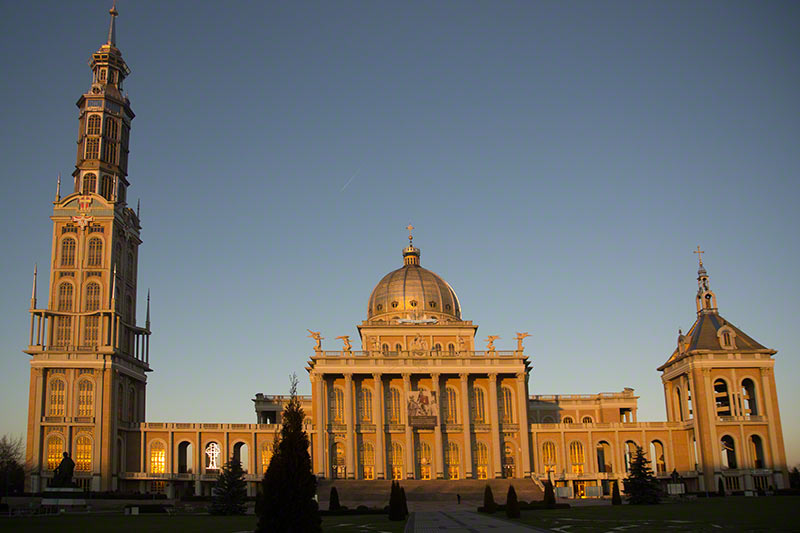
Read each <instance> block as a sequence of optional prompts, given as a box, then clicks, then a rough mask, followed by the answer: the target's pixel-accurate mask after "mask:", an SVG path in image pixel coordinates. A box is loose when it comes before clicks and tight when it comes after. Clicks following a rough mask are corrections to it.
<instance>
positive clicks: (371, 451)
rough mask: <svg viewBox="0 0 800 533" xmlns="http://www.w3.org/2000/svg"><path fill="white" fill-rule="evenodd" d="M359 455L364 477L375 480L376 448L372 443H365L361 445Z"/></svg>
mask: <svg viewBox="0 0 800 533" xmlns="http://www.w3.org/2000/svg"><path fill="white" fill-rule="evenodd" d="M359 455H360V456H361V468H362V470H361V471H362V477H363V478H364V479H375V448H373V447H372V444H371V443H369V442H365V443H363V444H361V448H360V450H359Z"/></svg>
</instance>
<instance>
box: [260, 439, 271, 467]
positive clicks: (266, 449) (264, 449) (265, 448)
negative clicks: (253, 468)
mask: <svg viewBox="0 0 800 533" xmlns="http://www.w3.org/2000/svg"><path fill="white" fill-rule="evenodd" d="M272 453H273V450H272V443H270V442H265V443H264V444H262V445H261V473H262V474H266V473H267V469H268V468H269V463H270V461H272Z"/></svg>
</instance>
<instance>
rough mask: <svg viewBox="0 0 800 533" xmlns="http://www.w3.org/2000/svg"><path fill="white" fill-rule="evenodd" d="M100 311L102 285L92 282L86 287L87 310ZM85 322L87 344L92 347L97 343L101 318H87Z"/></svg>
mask: <svg viewBox="0 0 800 533" xmlns="http://www.w3.org/2000/svg"><path fill="white" fill-rule="evenodd" d="M98 309H100V284H99V283H94V282H92V283H89V284H88V285H86V310H87V311H97V310H98ZM84 320H85V321H86V331H85V334H84V340H85V344H87V345H90V346H91V345H94V344H95V343H97V339H98V334H99V329H100V317H99V316H87V317H85V318H84Z"/></svg>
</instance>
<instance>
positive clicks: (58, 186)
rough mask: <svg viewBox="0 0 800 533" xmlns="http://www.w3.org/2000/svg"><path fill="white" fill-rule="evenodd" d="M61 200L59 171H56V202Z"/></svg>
mask: <svg viewBox="0 0 800 533" xmlns="http://www.w3.org/2000/svg"><path fill="white" fill-rule="evenodd" d="M60 201H61V172H59V173H58V180H57V181H56V202H60Z"/></svg>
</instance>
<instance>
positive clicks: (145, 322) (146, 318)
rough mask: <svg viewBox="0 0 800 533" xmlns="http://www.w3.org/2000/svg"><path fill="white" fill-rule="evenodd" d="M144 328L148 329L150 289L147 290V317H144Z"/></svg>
mask: <svg viewBox="0 0 800 533" xmlns="http://www.w3.org/2000/svg"><path fill="white" fill-rule="evenodd" d="M144 327H145V329H148V330H149V329H150V289H147V315H145V319H144Z"/></svg>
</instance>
